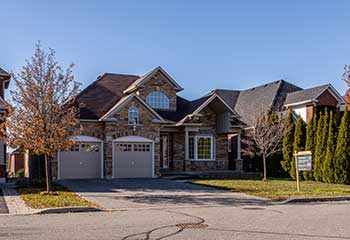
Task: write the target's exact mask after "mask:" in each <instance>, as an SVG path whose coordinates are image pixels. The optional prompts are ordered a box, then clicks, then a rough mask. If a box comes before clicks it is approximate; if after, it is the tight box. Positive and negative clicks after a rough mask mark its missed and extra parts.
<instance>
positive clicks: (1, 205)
mask: <svg viewBox="0 0 350 240" xmlns="http://www.w3.org/2000/svg"><path fill="white" fill-rule="evenodd" d="M4 213H5V214H6V213H9V210H8V208H7V205H6V202H5V198H4V195H3V193H2V189H1V188H0V214H4Z"/></svg>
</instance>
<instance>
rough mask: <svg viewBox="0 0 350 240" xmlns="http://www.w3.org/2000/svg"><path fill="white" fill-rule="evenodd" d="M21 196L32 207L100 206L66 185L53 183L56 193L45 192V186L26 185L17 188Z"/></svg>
mask: <svg viewBox="0 0 350 240" xmlns="http://www.w3.org/2000/svg"><path fill="white" fill-rule="evenodd" d="M17 190H18V192H19V194H20V196H21V198H22V199H23V200H24V201H25V203H26V204H27V205H28V206H29V207H32V208H37V209H42V208H56V207H76V206H89V207H99V206H97V205H96V204H93V203H91V202H89V201H87V200H85V199H83V198H81V197H79V196H78V195H77V194H75V193H74V192H71V191H70V190H69V189H67V188H66V187H63V186H60V185H53V186H52V191H54V194H52V195H46V194H44V191H45V188H33V187H25V188H18V189H17Z"/></svg>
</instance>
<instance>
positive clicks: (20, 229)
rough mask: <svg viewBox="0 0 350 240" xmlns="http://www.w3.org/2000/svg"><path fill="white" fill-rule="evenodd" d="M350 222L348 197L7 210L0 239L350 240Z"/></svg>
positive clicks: (1, 225)
mask: <svg viewBox="0 0 350 240" xmlns="http://www.w3.org/2000/svg"><path fill="white" fill-rule="evenodd" d="M349 222H350V203H348V202H341V203H340V202H339V203H322V204H303V205H274V206H266V205H265V206H262V205H256V206H252V205H249V206H247V205H240V206H238V205H237V206H196V207H175V206H173V207H171V208H163V209H154V208H153V209H131V210H125V211H112V212H98V213H72V214H49V215H28V216H9V215H8V216H4V215H2V216H0V239H6V240H8V239H35V240H40V239H45V240H46V239H60V240H62V239H84V240H86V239H99V240H102V239H106V240H107V239H108V240H111V239H113V240H114V239H128V240H131V239H133V240H135V239H150V240H151V239H153V240H154V239H182V240H183V239H201V240H206V239H230V240H231V239H235V240H236V239H245V240H251V239H268V240H271V239H279V240H280V239H282V240H284V239H297V240H299V239H300V240H301V239H303V240H305V239H306V240H308V239H321V240H323V239H350V227H349ZM186 223H187V224H186ZM191 227H192V228H191Z"/></svg>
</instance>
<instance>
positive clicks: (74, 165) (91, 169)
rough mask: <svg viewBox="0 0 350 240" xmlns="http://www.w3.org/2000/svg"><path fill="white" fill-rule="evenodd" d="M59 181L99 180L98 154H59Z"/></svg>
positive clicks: (99, 157)
mask: <svg viewBox="0 0 350 240" xmlns="http://www.w3.org/2000/svg"><path fill="white" fill-rule="evenodd" d="M59 168H60V171H59V175H60V176H59V177H60V179H83V178H101V154H100V152H81V151H70V152H60V153H59Z"/></svg>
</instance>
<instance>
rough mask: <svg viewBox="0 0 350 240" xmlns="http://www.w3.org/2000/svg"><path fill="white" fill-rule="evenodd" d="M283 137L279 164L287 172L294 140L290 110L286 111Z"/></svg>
mask: <svg viewBox="0 0 350 240" xmlns="http://www.w3.org/2000/svg"><path fill="white" fill-rule="evenodd" d="M284 131H285V132H284V137H283V141H282V154H283V160H282V161H281V166H282V168H283V170H284V171H285V172H286V173H288V174H289V172H290V169H291V163H292V161H293V141H294V121H293V114H292V111H291V110H289V111H288V115H287V119H286V122H285V126H284Z"/></svg>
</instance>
